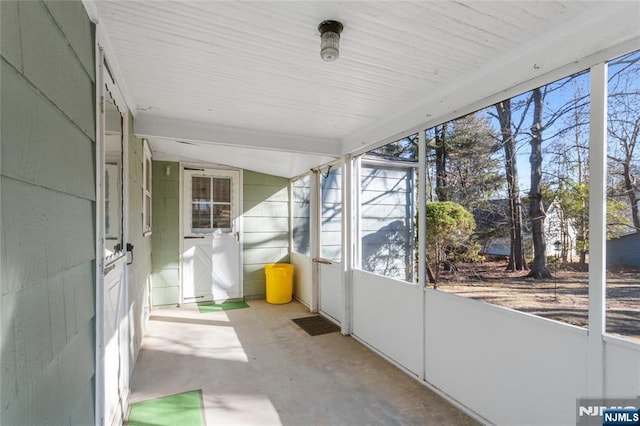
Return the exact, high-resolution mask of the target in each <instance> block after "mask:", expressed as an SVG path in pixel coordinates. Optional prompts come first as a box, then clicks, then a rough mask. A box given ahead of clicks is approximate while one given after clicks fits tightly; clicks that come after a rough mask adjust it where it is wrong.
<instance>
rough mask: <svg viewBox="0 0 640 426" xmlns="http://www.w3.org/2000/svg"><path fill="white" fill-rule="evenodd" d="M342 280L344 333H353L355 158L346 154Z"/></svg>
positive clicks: (343, 176) (343, 188)
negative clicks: (353, 195)
mask: <svg viewBox="0 0 640 426" xmlns="http://www.w3.org/2000/svg"><path fill="white" fill-rule="evenodd" d="M341 186H342V194H341V196H342V264H343V266H342V268H343V269H342V272H343V277H342V282H343V283H344V286H343V288H344V299H343V300H344V315H343V317H342V334H344V335H345V336H347V335H349V334H351V321H352V318H351V296H352V292H351V288H352V286H351V281H352V279H353V276H352V273H351V271H352V261H351V260H352V258H353V250H352V247H353V220H352V212H353V204H352V203H353V198H352V197H351V194H355V192H354V191H353V160H352V159H351V156H350V155H349V156H345V158H344V162H343V163H342V185H341Z"/></svg>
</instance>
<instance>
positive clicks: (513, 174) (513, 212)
mask: <svg viewBox="0 0 640 426" xmlns="http://www.w3.org/2000/svg"><path fill="white" fill-rule="evenodd" d="M496 111H497V113H498V120H499V121H500V131H501V133H502V146H503V148H504V158H505V172H506V175H507V191H508V195H509V226H510V230H509V236H510V240H511V257H510V258H509V264H508V265H507V270H508V271H526V270H527V262H526V259H525V256H524V244H523V240H524V238H523V233H522V221H523V219H522V203H521V201H520V187H519V185H518V168H517V161H516V149H515V148H516V147H515V140H514V136H513V133H512V132H511V101H510V100H506V101H503V102H500V103H498V104H496Z"/></svg>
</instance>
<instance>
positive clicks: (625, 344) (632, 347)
mask: <svg viewBox="0 0 640 426" xmlns="http://www.w3.org/2000/svg"><path fill="white" fill-rule="evenodd" d="M604 395H605V396H606V397H607V398H630V397H631V398H632V397H635V396H640V345H638V344H635V343H631V342H629V341H625V340H622V339H619V338H616V337H612V336H605V337H604Z"/></svg>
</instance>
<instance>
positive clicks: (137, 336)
mask: <svg viewBox="0 0 640 426" xmlns="http://www.w3.org/2000/svg"><path fill="white" fill-rule="evenodd" d="M129 123H130V125H129V242H130V243H131V244H133V247H134V248H133V263H131V264H130V265H129V266H128V268H127V269H128V278H127V279H128V286H129V306H130V308H129V315H130V321H129V324H131V326H132V328H131V329H130V330H129V332H130V337H131V345H130V348H131V350H130V351H129V356H130V359H129V366H130V368H131V369H132V370H133V367H134V365H135V360H136V358H137V357H138V352H139V351H140V344H141V343H142V336H143V333H144V326H145V323H146V319H147V316H148V314H149V308H150V303H149V292H150V290H151V235H147V236H145V235H143V232H142V229H143V227H142V211H143V194H144V192H143V191H144V181H143V163H144V150H143V141H142V139H138V138H136V137H135V136H134V135H133V117H132V116H131V115H129ZM152 188H153V187H152ZM152 196H153V194H152Z"/></svg>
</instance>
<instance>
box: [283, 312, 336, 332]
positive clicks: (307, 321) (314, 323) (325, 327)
mask: <svg viewBox="0 0 640 426" xmlns="http://www.w3.org/2000/svg"><path fill="white" fill-rule="evenodd" d="M291 321H293V322H295V323H296V324H298V326H299V327H300V328H301V329H303V330H304V331H306V332H307V334H308V335H310V336H319V335H320V334H327V333H333V332H335V331H340V327H338V326H337V325H335V324H334V323H332V322H331V321H329V320H328V319H326V318H324V317H321V316H320V315H314V316H312V317H304V318H294V319H292V320H291Z"/></svg>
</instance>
